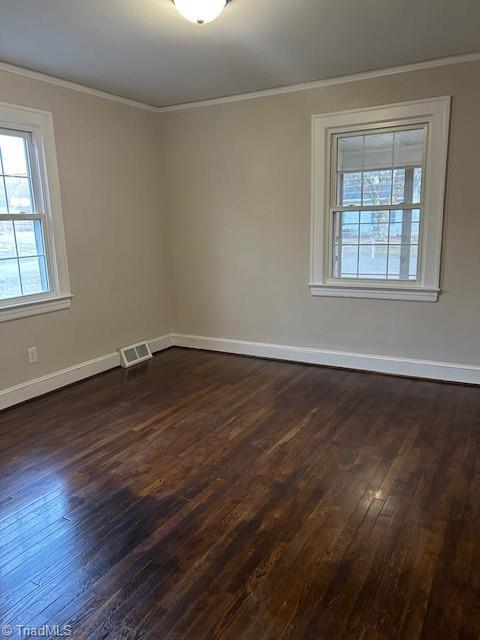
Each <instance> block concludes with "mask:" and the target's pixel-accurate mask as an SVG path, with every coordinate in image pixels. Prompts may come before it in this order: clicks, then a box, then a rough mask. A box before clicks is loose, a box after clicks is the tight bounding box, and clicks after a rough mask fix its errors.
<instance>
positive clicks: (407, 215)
mask: <svg viewBox="0 0 480 640" xmlns="http://www.w3.org/2000/svg"><path fill="white" fill-rule="evenodd" d="M413 217H414V216H413V212H412V211H392V213H391V216H390V236H389V238H390V240H389V241H390V244H407V243H413V244H416V243H418V235H419V232H420V224H419V222H413ZM417 219H418V218H417Z"/></svg>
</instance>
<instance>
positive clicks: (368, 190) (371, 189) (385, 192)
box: [363, 170, 392, 205]
mask: <svg viewBox="0 0 480 640" xmlns="http://www.w3.org/2000/svg"><path fill="white" fill-rule="evenodd" d="M391 201H392V172H391V171H390V170H389V171H365V173H364V174H363V204H364V205H369V204H375V205H378V204H390V203H391Z"/></svg>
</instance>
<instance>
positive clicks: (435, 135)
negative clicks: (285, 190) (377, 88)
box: [309, 96, 450, 302]
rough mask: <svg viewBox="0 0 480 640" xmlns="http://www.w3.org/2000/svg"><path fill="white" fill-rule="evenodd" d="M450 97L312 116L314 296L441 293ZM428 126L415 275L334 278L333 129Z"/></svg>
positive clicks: (422, 297) (427, 297)
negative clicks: (397, 278) (403, 277)
mask: <svg viewBox="0 0 480 640" xmlns="http://www.w3.org/2000/svg"><path fill="white" fill-rule="evenodd" d="M449 121H450V96H443V97H439V98H433V99H428V100H418V101H414V102H403V103H398V104H391V105H383V106H378V107H373V108H365V109H354V110H351V111H340V112H337V113H326V114H319V115H314V116H313V117H312V217H311V274H310V283H309V287H310V292H311V294H312V295H314V296H329V297H347V298H381V299H387V300H417V301H423V302H436V301H437V299H438V295H439V293H440V262H441V247H442V233H443V207H444V198H445V179H446V168H447V152H448V130H449ZM416 124H420V125H421V124H426V125H428V135H427V143H426V158H425V178H424V180H425V185H426V189H425V190H424V191H425V198H424V209H423V242H422V246H421V253H420V256H419V258H420V273H419V279H418V280H417V281H415V283H413V282H406V281H405V282H402V281H392V280H388V281H386V280H370V279H357V278H355V279H351V280H349V279H347V278H333V277H331V275H330V262H329V256H330V252H331V247H330V244H331V234H330V202H329V199H330V189H331V156H332V154H331V141H332V137H333V136H334V135H335V134H338V133H348V132H356V131H366V130H370V129H371V130H375V129H384V128H385V127H386V126H387V127H394V126H403V125H416Z"/></svg>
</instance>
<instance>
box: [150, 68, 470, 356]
mask: <svg viewBox="0 0 480 640" xmlns="http://www.w3.org/2000/svg"><path fill="white" fill-rule="evenodd" d="M442 95H452V96H453V101H452V124H451V140H450V154H449V167H448V181H447V195H446V223H445V241H444V250H443V261H442V277H441V286H442V290H443V293H442V295H441V297H440V300H439V302H438V303H436V304H432V303H419V302H402V301H386V300H352V299H350V300H349V299H333V298H312V297H311V295H310V293H309V290H308V289H307V286H306V285H307V282H308V280H309V253H310V249H309V245H310V121H311V115H312V114H314V113H321V112H328V111H336V110H342V109H351V108H356V107H365V106H371V105H378V104H386V103H393V102H402V101H407V100H414V99H420V98H428V97H433V96H442ZM479 113H480V62H471V63H465V64H455V65H450V66H445V67H439V68H432V69H428V70H422V71H415V72H409V73H402V74H398V75H393V76H387V77H382V78H376V79H371V80H364V81H356V82H350V83H348V84H342V85H335V86H330V87H325V88H321V89H312V90H308V91H301V92H296V93H290V94H283V95H277V96H270V97H265V98H258V99H254V100H247V101H243V102H232V103H227V104H222V105H215V106H208V107H202V108H196V109H189V110H185V111H174V112H166V113H163V114H161V116H160V128H161V138H160V140H161V144H160V146H161V148H162V151H163V154H164V155H163V162H164V178H165V194H164V195H165V205H166V211H167V217H168V225H169V241H170V242H169V244H170V247H171V269H172V292H173V302H174V327H175V330H176V331H177V332H181V333H188V334H195V335H204V336H214V337H220V338H236V339H242V340H254V341H265V342H274V343H281V344H288V345H300V346H313V347H322V348H331V349H338V350H342V351H352V352H359V353H375V354H388V355H399V356H408V357H413V358H424V359H432V360H439V361H447V362H459V363H465V364H467V363H469V364H478V363H479V362H480V285H479V281H480V199H479V168H480V161H479V155H480V152H479V149H480V121H479V115H478V114H479Z"/></svg>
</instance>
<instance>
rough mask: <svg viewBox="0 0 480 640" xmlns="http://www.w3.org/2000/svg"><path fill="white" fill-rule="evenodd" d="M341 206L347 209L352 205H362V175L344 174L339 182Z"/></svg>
mask: <svg viewBox="0 0 480 640" xmlns="http://www.w3.org/2000/svg"><path fill="white" fill-rule="evenodd" d="M339 192H340V193H339V195H340V202H339V204H341V205H343V206H344V207H347V206H348V205H350V204H354V205H359V204H361V203H362V174H361V173H343V174H342V175H341V176H340V180H339Z"/></svg>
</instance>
